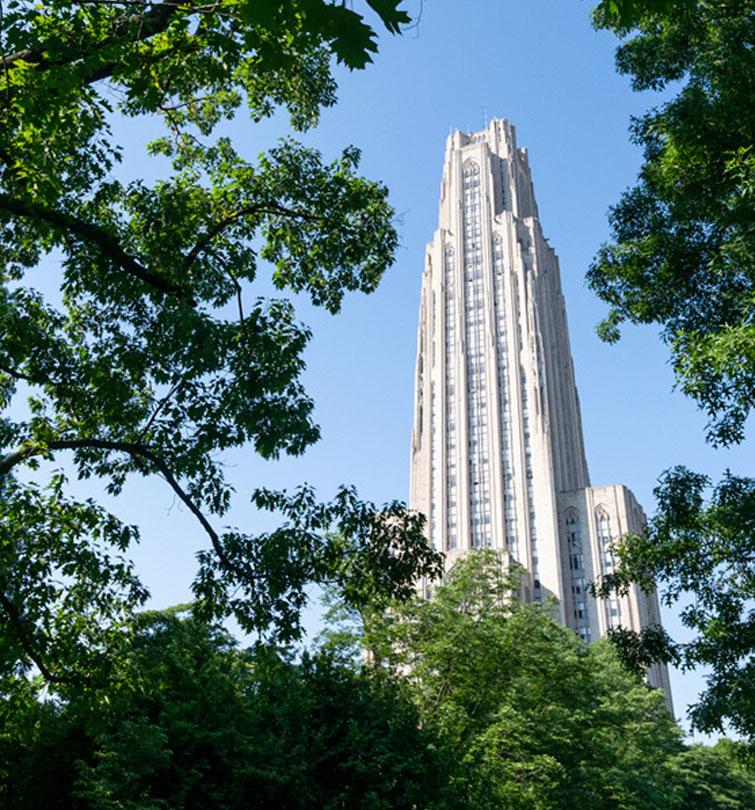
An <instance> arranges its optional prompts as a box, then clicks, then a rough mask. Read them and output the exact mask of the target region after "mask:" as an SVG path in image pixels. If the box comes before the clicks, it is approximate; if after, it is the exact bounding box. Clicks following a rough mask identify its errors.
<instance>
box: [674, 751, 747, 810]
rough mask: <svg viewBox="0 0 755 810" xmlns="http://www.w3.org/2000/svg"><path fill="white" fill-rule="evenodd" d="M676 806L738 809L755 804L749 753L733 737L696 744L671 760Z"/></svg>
mask: <svg viewBox="0 0 755 810" xmlns="http://www.w3.org/2000/svg"><path fill="white" fill-rule="evenodd" d="M669 779H670V780H671V782H672V784H673V786H674V793H675V800H676V802H677V806H679V807H683V808H685V810H698V808H699V810H708V808H710V809H711V810H719V808H720V810H735V808H744V807H752V806H753V805H755V779H753V775H752V770H751V769H749V768H748V767H747V758H746V752H745V751H743V750H742V747H741V745H738V744H737V743H733V742H731V741H730V740H719V741H718V742H717V743H716V745H714V746H713V747H711V748H709V747H707V746H705V745H693V746H692V747H691V748H689V749H687V750H686V751H682V752H681V753H679V754H677V755H676V756H674V757H672V758H671V760H670V761H669Z"/></svg>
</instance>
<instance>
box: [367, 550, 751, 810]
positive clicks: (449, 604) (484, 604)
mask: <svg viewBox="0 0 755 810" xmlns="http://www.w3.org/2000/svg"><path fill="white" fill-rule="evenodd" d="M517 590H518V581H517V573H516V571H514V572H510V573H504V572H503V570H502V567H501V562H500V560H499V558H498V557H497V556H496V555H495V554H494V553H493V552H482V553H480V554H473V555H470V556H469V557H468V558H463V559H461V560H459V561H458V562H457V563H456V564H455V565H454V567H453V568H452V569H451V570H450V572H449V573H448V574H447V576H446V578H445V579H444V581H443V583H442V585H441V586H440V587H438V588H437V589H436V590H435V592H434V594H433V598H432V600H430V601H425V600H422V599H416V600H414V601H413V602H410V603H407V604H405V605H397V606H396V607H395V608H394V609H393V610H392V611H390V612H389V613H387V614H382V613H374V614H372V615H370V616H368V617H366V619H365V635H364V641H365V645H366V647H367V648H368V650H369V652H370V655H371V658H372V660H373V661H374V662H375V663H376V664H378V665H379V666H380V667H382V668H384V669H387V670H388V671H389V672H393V673H394V674H395V676H396V677H399V676H402V675H403V676H404V677H406V679H407V684H408V686H409V688H410V689H411V691H412V694H413V697H414V701H415V703H416V705H417V706H418V708H419V711H420V717H421V720H422V724H423V726H425V727H427V728H428V729H429V730H434V732H435V733H436V734H437V737H438V745H439V746H440V747H442V748H443V749H444V750H445V751H446V752H447V753H446V756H447V758H448V761H449V763H450V764H449V768H450V773H449V785H448V788H447V791H446V797H445V800H446V801H447V803H448V806H454V807H455V806H458V807H464V808H522V809H524V808H564V810H566V808H574V807H585V808H606V809H607V808H648V807H658V808H669V807H680V808H681V807H682V806H683V805H681V804H674V801H673V795H672V793H671V792H670V789H669V785H668V768H667V763H668V761H669V758H671V757H674V756H676V755H677V754H679V753H681V752H682V750H683V748H682V745H681V742H680V738H681V732H680V730H679V728H678V727H677V726H676V724H675V723H674V721H673V718H672V717H671V716H670V715H669V714H668V712H667V711H666V709H665V705H664V700H663V696H662V694H661V693H660V692H659V691H657V690H652V689H649V688H648V687H647V686H646V685H645V684H644V682H643V681H642V678H641V677H640V676H639V675H635V674H633V673H631V672H630V671H629V670H627V669H625V668H624V667H623V666H622V665H621V664H620V662H619V660H618V659H617V657H616V655H615V653H614V652H613V650H612V648H611V647H610V645H608V644H606V643H597V644H594V645H591V646H587V645H585V644H584V643H583V642H581V641H580V640H579V639H578V638H577V637H576V636H575V635H574V634H573V633H572V632H571V631H569V630H567V629H566V628H563V627H561V626H560V625H559V624H557V623H556V622H555V621H554V620H553V619H551V618H550V617H549V616H548V611H547V608H546V609H543V608H540V607H538V606H534V605H524V604H521V603H520V602H519V601H518V599H517V598H516V593H517ZM741 806H742V807H743V808H744V806H745V805H741Z"/></svg>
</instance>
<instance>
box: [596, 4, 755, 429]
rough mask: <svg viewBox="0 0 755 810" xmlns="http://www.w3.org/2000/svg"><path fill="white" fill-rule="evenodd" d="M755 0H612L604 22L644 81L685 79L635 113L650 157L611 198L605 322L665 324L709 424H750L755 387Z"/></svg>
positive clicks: (604, 252)
mask: <svg viewBox="0 0 755 810" xmlns="http://www.w3.org/2000/svg"><path fill="white" fill-rule="evenodd" d="M753 8H754V7H753V4H752V2H750V1H749V0H724V2H719V0H644V1H643V0H635V1H634V2H630V1H629V0H606V1H605V2H603V3H601V4H600V5H599V6H598V8H597V10H596V14H595V20H596V23H597V25H598V26H599V27H602V28H608V29H610V30H612V31H614V32H615V33H616V34H617V35H619V36H621V37H625V38H626V39H625V41H624V42H623V43H622V44H621V45H620V47H619V48H618V51H617V55H616V65H617V69H618V71H619V72H620V73H624V74H628V75H630V76H631V78H632V86H633V88H634V89H635V90H646V89H653V90H661V89H664V88H666V87H667V86H668V85H672V86H673V83H676V82H681V83H682V86H681V88H680V90H679V91H678V93H677V94H676V95H675V96H674V97H673V98H672V99H671V100H670V101H667V102H665V103H663V104H661V105H660V106H658V107H657V108H655V109H653V110H651V111H650V112H648V113H647V114H645V115H644V116H642V117H640V118H638V119H635V120H634V121H633V122H632V137H633V140H634V141H635V142H636V143H638V144H639V145H641V146H642V148H643V151H644V163H643V165H642V167H641V169H640V177H639V182H638V184H637V185H636V186H635V187H634V188H633V189H630V190H629V191H627V192H625V193H624V194H623V196H622V197H621V199H620V201H619V203H618V204H617V205H616V206H615V207H614V208H613V209H611V213H610V224H611V229H612V237H613V239H612V241H611V242H609V243H608V244H606V245H604V246H603V247H602V248H601V249H600V252H599V253H598V255H597V257H596V259H595V261H594V263H593V265H592V267H591V268H590V272H589V274H588V281H589V284H590V286H591V287H592V288H593V289H594V290H595V291H596V292H597V293H598V295H599V296H600V298H602V299H603V300H604V301H605V302H606V303H607V304H608V305H609V306H610V312H609V315H608V318H607V319H606V321H604V323H603V325H602V328H601V335H602V336H603V337H604V338H605V339H607V340H616V339H617V338H618V336H619V332H618V326H619V324H620V323H621V322H622V321H629V322H631V323H657V324H659V325H660V326H661V329H662V332H661V334H662V337H663V339H664V341H665V342H666V343H667V344H668V345H669V347H670V350H671V357H672V361H673V364H674V370H675V372H676V374H677V378H678V380H679V383H680V387H681V388H682V390H683V391H684V392H685V393H687V394H689V395H690V396H692V397H693V398H694V399H695V400H696V401H697V402H698V403H699V405H700V407H701V408H702V409H703V410H705V411H706V413H707V414H708V416H709V417H710V423H709V425H708V437H709V440H710V441H711V442H712V443H713V444H716V445H718V444H721V445H728V444H731V443H733V442H739V441H741V440H742V439H743V437H744V423H745V420H746V418H747V415H748V413H749V412H750V409H751V407H752V404H753V399H752V391H753V390H754V389H755V326H753V312H755V228H754V227H753V225H754V223H753V202H754V201H755V196H754V195H755V181H754V178H755V151H754V150H755V146H754V145H753V144H754V143H755V112H753V111H754V110H755V56H754V55H753V52H752V40H753V36H754V35H755V30H754V28H753V27H754V26H755V22H754V21H753V20H754V18H753Z"/></svg>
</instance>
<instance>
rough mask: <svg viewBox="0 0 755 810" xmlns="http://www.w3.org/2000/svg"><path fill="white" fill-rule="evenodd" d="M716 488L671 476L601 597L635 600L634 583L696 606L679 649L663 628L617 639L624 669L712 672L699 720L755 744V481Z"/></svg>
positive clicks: (624, 544)
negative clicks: (668, 665)
mask: <svg viewBox="0 0 755 810" xmlns="http://www.w3.org/2000/svg"><path fill="white" fill-rule="evenodd" d="M710 484H711V482H710V480H709V479H708V478H707V477H706V476H704V475H697V474H695V473H692V472H690V471H689V470H687V469H685V468H684V467H676V468H674V469H672V470H669V471H668V472H667V473H665V474H664V475H663V477H662V478H661V482H660V485H659V486H658V487H657V488H656V490H655V498H656V501H657V502H658V513H657V514H656V515H655V516H654V517H653V519H652V520H651V521H650V524H649V525H648V527H647V529H646V531H645V533H644V534H642V535H627V536H625V537H623V538H622V539H621V541H620V542H619V543H618V547H617V551H618V556H619V560H620V562H619V565H618V567H617V569H616V572H615V573H613V574H610V575H607V576H605V577H604V578H603V581H602V582H601V587H600V589H599V591H600V593H601V594H602V595H604V596H605V595H608V593H609V592H610V591H612V590H618V591H625V590H626V588H627V587H628V585H629V583H631V582H639V583H640V584H641V585H642V586H643V587H645V588H650V587H652V584H653V583H654V582H658V583H660V585H661V586H662V587H663V591H664V601H665V602H666V603H667V604H668V605H672V604H674V603H676V602H677V601H679V600H688V603H687V604H686V605H685V606H684V607H683V609H682V612H681V619H682V622H683V624H684V625H685V626H686V627H688V628H690V630H692V631H693V633H694V635H693V637H692V640H691V641H689V642H687V643H683V644H682V643H675V642H674V641H673V640H672V639H670V638H669V637H668V636H666V635H665V634H663V633H660V634H659V632H658V629H657V628H652V627H651V628H648V629H647V630H645V631H643V632H642V633H640V634H638V635H635V634H633V633H630V632H628V631H624V630H620V631H619V632H617V633H616V634H615V636H614V637H615V639H616V641H617V642H618V644H619V649H620V650H621V652H622V656H623V658H624V660H625V661H626V662H627V663H628V664H629V665H630V666H631V667H633V668H635V669H637V670H639V671H642V669H643V668H644V667H645V666H646V665H647V664H648V663H650V661H652V660H658V659H661V660H669V661H674V662H675V663H677V664H681V665H682V666H683V668H685V669H691V668H694V667H696V666H698V665H706V666H708V667H709V668H710V674H709V675H708V676H707V678H706V689H705V691H704V692H703V694H702V695H701V697H700V700H699V702H698V703H697V704H695V705H694V706H693V707H692V709H691V712H690V715H691V718H692V721H693V723H694V725H695V726H696V727H697V728H699V729H702V730H703V731H708V732H715V731H719V732H720V731H723V730H724V727H725V723H727V722H728V723H729V724H730V725H731V726H732V728H734V729H735V730H736V731H738V732H739V733H740V734H743V735H746V736H747V737H749V738H750V739H755V711H754V710H753V706H755V661H753V656H752V651H753V648H754V647H755V611H753V608H752V605H753V600H754V599H755V577H753V559H754V556H753V555H755V480H753V479H752V478H737V477H735V476H732V475H727V476H726V477H725V478H724V480H723V481H722V482H721V483H719V484H718V485H717V486H716V487H715V488H714V489H713V492H712V496H711V498H710V501H709V502H708V503H706V502H705V496H706V493H707V491H708V490H709V489H710Z"/></svg>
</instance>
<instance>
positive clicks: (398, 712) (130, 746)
mask: <svg viewBox="0 0 755 810" xmlns="http://www.w3.org/2000/svg"><path fill="white" fill-rule="evenodd" d="M121 670H122V672H123V678H122V681H121V682H120V684H118V685H115V684H110V685H107V686H105V687H104V688H102V689H101V690H99V691H97V692H95V693H90V694H89V695H88V697H87V700H86V701H83V700H80V699H78V700H76V699H74V700H69V701H66V702H64V703H62V704H52V703H38V702H34V703H32V704H30V705H29V706H28V708H27V711H26V713H25V714H24V715H17V716H16V718H15V720H14V722H13V724H10V723H7V722H6V723H5V724H4V725H3V727H2V734H0V802H1V803H2V805H3V807H6V808H8V810H12V809H15V808H32V809H33V808H56V807H69V808H70V807H73V808H80V809H81V810H84V809H85V808H98V810H108V809H109V808H113V810H115V808H126V809H128V810H136V808H139V809H140V810H141V809H142V808H171V810H181V809H182V808H184V809H186V810H188V809H189V808H208V807H223V808H229V810H230V809H231V808H239V810H240V809H241V808H257V807H259V808H270V807H286V808H311V807H322V808H333V810H335V808H342V807H360V808H361V807H364V808H370V809H374V810H389V809H390V808H412V807H427V806H430V805H431V804H432V802H433V799H434V797H435V796H436V795H437V793H438V787H437V786H438V785H439V784H440V783H441V776H442V774H441V772H440V769H439V760H438V756H437V754H436V753H435V752H434V751H433V748H432V746H431V745H430V743H431V738H430V736H429V735H428V733H427V732H424V731H422V730H420V729H419V728H418V723H417V712H416V710H415V709H414V707H413V706H412V704H411V703H410V702H409V701H408V700H407V699H406V698H404V697H403V696H402V694H401V691H400V689H399V688H398V687H397V686H396V685H395V684H394V683H392V682H391V681H390V680H389V679H388V678H386V677H385V676H384V675H383V674H381V673H370V674H368V673H359V672H357V671H354V670H352V669H348V668H344V667H340V666H338V665H337V664H336V663H334V662H333V660H332V659H330V658H329V657H328V656H322V655H320V656H305V657H304V658H303V659H302V660H301V661H300V662H299V663H296V662H294V661H292V660H290V659H288V658H287V657H285V656H282V655H280V654H278V653H276V652H274V651H272V650H270V649H267V650H265V649H262V648H258V649H257V651H256V652H254V653H250V652H244V651H240V650H239V649H237V648H236V646H235V644H234V642H233V640H232V639H231V638H230V636H229V635H228V634H227V633H226V632H225V631H224V630H222V629H220V628H219V627H211V626H208V625H206V624H205V623H203V622H201V621H199V620H197V619H196V617H193V616H191V615H188V616H187V615H184V614H182V613H181V612H177V611H168V612H164V613H153V614H143V615H142V616H140V617H138V618H137V620H136V626H135V628H134V633H133V643H132V645H131V647H130V648H129V649H128V650H126V651H124V654H123V656H122V664H121Z"/></svg>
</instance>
